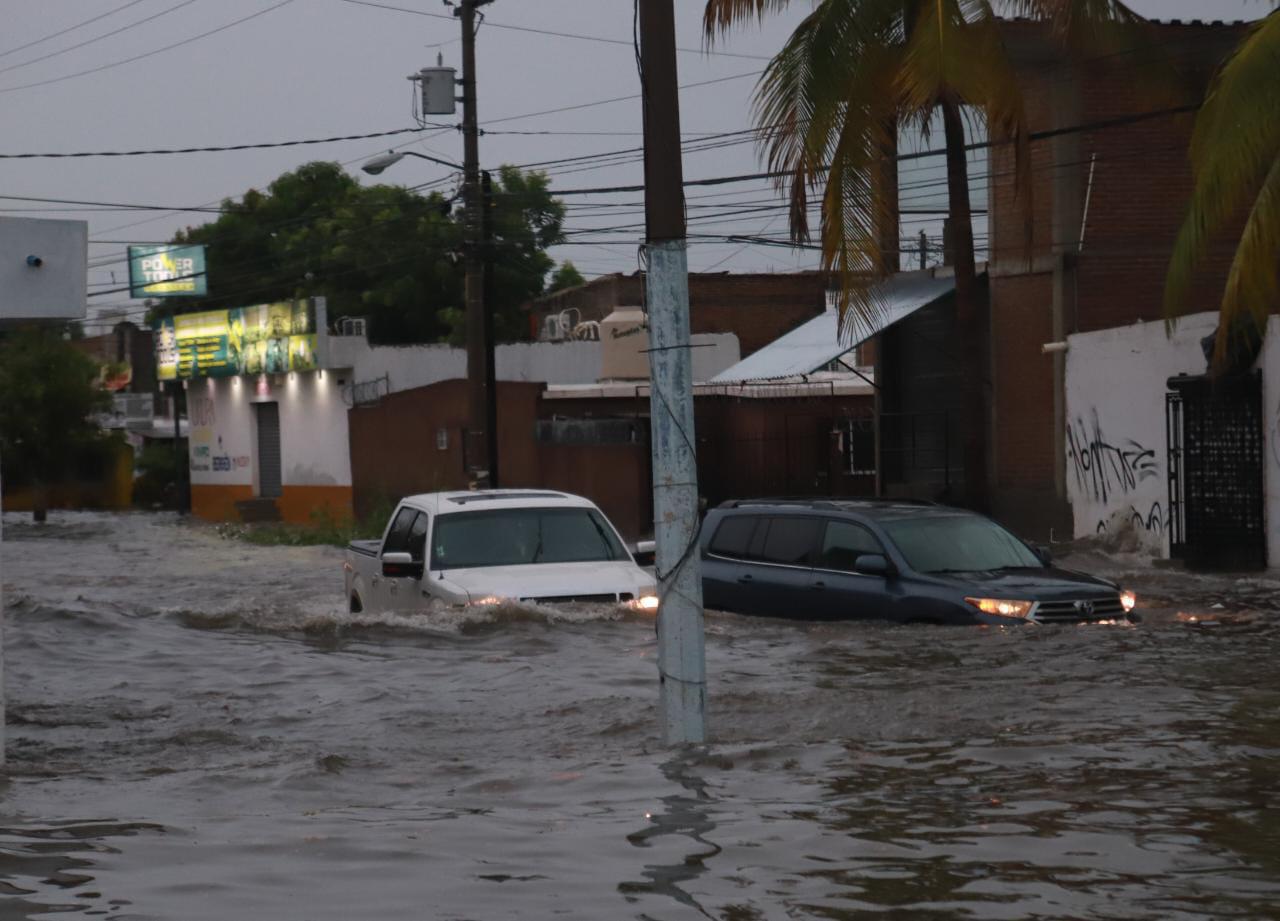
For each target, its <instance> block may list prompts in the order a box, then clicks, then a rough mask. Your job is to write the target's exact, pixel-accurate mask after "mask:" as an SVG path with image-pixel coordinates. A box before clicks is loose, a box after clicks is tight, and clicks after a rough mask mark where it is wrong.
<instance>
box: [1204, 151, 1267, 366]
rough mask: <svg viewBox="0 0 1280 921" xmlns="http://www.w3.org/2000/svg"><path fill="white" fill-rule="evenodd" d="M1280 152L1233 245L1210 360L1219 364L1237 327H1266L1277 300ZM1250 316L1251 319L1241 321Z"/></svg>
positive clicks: (1238, 328)
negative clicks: (1237, 242)
mask: <svg viewBox="0 0 1280 921" xmlns="http://www.w3.org/2000/svg"><path fill="white" fill-rule="evenodd" d="M1277 253H1280V155H1278V156H1277V157H1276V158H1275V160H1274V161H1273V162H1272V164H1271V170H1270V171H1269V172H1268V173H1267V178H1266V179H1265V180H1263V183H1262V189H1261V190H1260V191H1259V193H1258V197H1257V199H1256V200H1255V201H1254V203H1253V209H1252V210H1251V211H1250V212H1249V218H1248V220H1247V221H1246V222H1245V225H1244V233H1243V234H1241V236H1240V245H1239V246H1238V247H1236V254H1235V258H1234V259H1233V260H1232V262H1231V271H1230V272H1229V273H1228V275H1227V285H1226V290H1225V292H1224V294H1223V297H1222V308H1221V311H1220V320H1219V323H1218V338H1217V341H1216V342H1215V343H1214V350H1213V361H1214V365H1215V366H1217V367H1222V365H1223V363H1224V362H1225V361H1226V358H1227V355H1228V352H1229V351H1230V346H1231V345H1232V343H1231V337H1232V335H1233V334H1235V332H1236V331H1237V330H1241V329H1249V328H1250V327H1252V328H1253V329H1255V330H1257V329H1265V328H1266V324H1267V316H1268V314H1269V313H1270V312H1271V308H1272V306H1274V305H1275V304H1277V303H1280V261H1278V260H1277V256H1276V254H1277ZM1245 320H1252V321H1253V322H1252V323H1246V322H1242V321H1245Z"/></svg>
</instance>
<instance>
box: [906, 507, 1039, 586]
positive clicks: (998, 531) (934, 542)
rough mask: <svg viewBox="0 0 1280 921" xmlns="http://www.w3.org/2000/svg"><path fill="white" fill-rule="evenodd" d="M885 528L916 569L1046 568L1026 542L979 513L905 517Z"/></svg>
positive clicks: (980, 570) (946, 570)
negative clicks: (978, 514)
mask: <svg viewBox="0 0 1280 921" xmlns="http://www.w3.org/2000/svg"><path fill="white" fill-rule="evenodd" d="M883 527H884V529H885V531H886V532H888V534H889V537H890V538H891V539H892V540H893V542H894V543H895V544H897V545H898V549H899V550H900V551H902V555H903V556H904V557H906V558H907V563H908V564H909V565H910V566H911V568H912V569H914V570H915V571H916V572H990V571H993V570H1001V569H1043V568H1044V563H1042V562H1041V561H1040V558H1039V557H1037V556H1036V555H1035V554H1034V553H1032V552H1031V550H1030V549H1028V547H1027V545H1026V544H1024V543H1023V542H1022V541H1020V540H1018V538H1016V537H1014V536H1013V535H1012V534H1010V533H1009V532H1008V531H1006V530H1005V529H1004V528H1002V527H1000V526H999V525H998V524H996V523H995V522H994V521H990V520H988V519H986V518H979V517H978V516H977V515H945V516H943V515H936V516H930V517H922V518H903V519H900V520H898V521H886V522H885V523H884V524H883Z"/></svg>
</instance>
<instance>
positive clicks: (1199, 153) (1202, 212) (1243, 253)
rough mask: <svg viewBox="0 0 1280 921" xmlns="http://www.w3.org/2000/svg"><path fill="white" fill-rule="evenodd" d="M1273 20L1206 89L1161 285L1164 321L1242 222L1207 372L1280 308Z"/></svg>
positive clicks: (1278, 103)
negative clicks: (1185, 194) (1185, 200)
mask: <svg viewBox="0 0 1280 921" xmlns="http://www.w3.org/2000/svg"><path fill="white" fill-rule="evenodd" d="M1277 112H1280V12H1272V13H1271V14H1270V15H1269V16H1267V17H1266V18H1265V19H1263V20H1262V21H1261V22H1259V23H1258V24H1257V25H1255V26H1254V27H1253V28H1252V29H1251V30H1250V32H1249V34H1248V35H1247V36H1246V37H1245V39H1244V41H1243V42H1242V43H1241V45H1240V47H1239V48H1237V49H1236V51H1235V53H1234V54H1233V55H1232V57H1231V58H1230V60H1228V61H1227V62H1226V64H1225V65H1224V66H1223V67H1222V69H1221V70H1220V71H1219V72H1218V74H1217V75H1216V77H1215V78H1214V80H1213V83H1212V84H1211V85H1210V87H1209V91H1208V95H1207V96H1206V98H1205V101H1204V105H1203V106H1202V107H1201V109H1200V111H1199V113H1198V114H1197V116H1196V125H1195V131H1194V133H1193V134H1192V138H1191V167H1192V171H1193V174H1194V177H1195V186H1194V189H1193V191H1192V195H1191V202H1190V205H1189V206H1188V209H1187V216H1186V218H1185V220H1184V222H1183V225H1182V229H1181V231H1180V232H1179V234H1178V239H1177V243H1176V244H1175V246H1174V251H1173V258H1172V260H1171V262H1170V266H1169V274H1168V279H1167V283H1166V285H1165V311H1166V315H1167V316H1168V317H1170V318H1173V317H1176V316H1178V315H1179V314H1181V313H1182V312H1183V311H1184V310H1185V309H1186V304H1187V297H1188V294H1189V292H1190V289H1191V286H1192V282H1193V279H1194V276H1195V271H1196V268H1197V267H1198V266H1199V265H1200V264H1201V263H1202V262H1203V260H1204V257H1205V254H1206V252H1207V250H1208V248H1209V246H1210V244H1211V243H1212V242H1213V240H1214V238H1215V237H1216V236H1217V235H1218V234H1220V233H1221V232H1222V231H1223V230H1224V228H1225V226H1226V225H1227V224H1228V223H1229V222H1232V221H1234V220H1237V219H1238V218H1239V216H1240V214H1241V213H1242V212H1243V213H1245V214H1246V217H1245V221H1244V228H1243V230H1242V231H1241V234H1240V238H1239V241H1238V242H1237V245H1236V251H1235V257H1234V259H1233V260H1232V263H1231V268H1230V271H1229V272H1228V274H1227V281H1226V285H1225V287H1224V289H1223V292H1222V302H1221V306H1220V314H1221V322H1219V324H1218V336H1217V340H1216V342H1215V344H1214V354H1213V363H1214V366H1215V368H1216V369H1217V370H1224V369H1225V367H1226V366H1227V364H1228V363H1229V356H1230V355H1231V353H1232V352H1233V351H1235V350H1236V348H1237V347H1238V346H1240V345H1242V344H1243V343H1245V342H1247V341H1248V340H1249V339H1251V338H1256V337H1257V336H1258V333H1259V332H1260V331H1261V330H1262V329H1264V328H1265V325H1266V322H1267V315H1268V314H1269V313H1270V311H1271V310H1273V309H1274V308H1275V305H1276V304H1277V303H1280V257H1278V255H1277V254H1280V119H1278V118H1277V117H1276V113H1277Z"/></svg>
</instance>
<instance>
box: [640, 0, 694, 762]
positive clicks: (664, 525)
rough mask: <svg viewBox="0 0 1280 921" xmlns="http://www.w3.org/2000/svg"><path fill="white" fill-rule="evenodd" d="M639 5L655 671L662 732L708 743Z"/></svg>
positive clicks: (660, 148) (649, 21) (672, 312)
mask: <svg viewBox="0 0 1280 921" xmlns="http://www.w3.org/2000/svg"><path fill="white" fill-rule="evenodd" d="M636 2H637V3H639V10H638V15H639V26H640V89H641V92H642V94H643V99H644V180H645V227H646V232H645V240H646V243H645V251H646V253H647V255H648V263H649V265H648V273H647V277H646V282H645V302H646V303H645V308H646V310H647V311H648V321H649V371H650V388H649V392H650V397H649V400H650V415H649V417H650V419H651V420H652V422H651V441H652V451H653V516H654V538H655V540H656V542H657V562H656V566H655V570H656V571H657V574H658V597H659V598H660V599H661V605H660V606H659V608H658V672H659V680H660V682H661V695H662V706H661V711H662V728H663V737H664V738H665V739H666V741H667V742H668V743H669V744H680V743H687V742H703V741H705V740H706V700H707V664H706V651H705V648H704V642H705V640H704V637H703V625H702V565H701V559H700V557H699V552H698V547H697V546H696V542H697V539H698V467H697V457H696V454H695V449H694V435H693V371H692V356H691V352H690V349H689V260H688V252H687V249H686V242H685V220H684V171H683V168H682V164H681V159H680V157H681V154H680V91H679V87H678V85H677V74H676V29H675V9H674V0H636Z"/></svg>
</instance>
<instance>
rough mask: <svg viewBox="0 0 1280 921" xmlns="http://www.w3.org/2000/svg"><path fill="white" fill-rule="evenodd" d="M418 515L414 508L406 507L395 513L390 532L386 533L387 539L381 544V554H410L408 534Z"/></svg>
mask: <svg viewBox="0 0 1280 921" xmlns="http://www.w3.org/2000/svg"><path fill="white" fill-rule="evenodd" d="M418 514H419V512H418V510H417V509H416V508H409V507H408V506H407V505H406V506H404V507H402V508H401V509H400V511H398V512H396V517H395V520H394V521H392V522H391V530H389V531H388V532H387V539H386V540H384V541H383V542H382V552H383V553H409V552H410V551H409V532H410V531H411V530H412V529H413V523H414V519H415V518H417V517H418ZM424 517H425V516H424Z"/></svg>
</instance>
